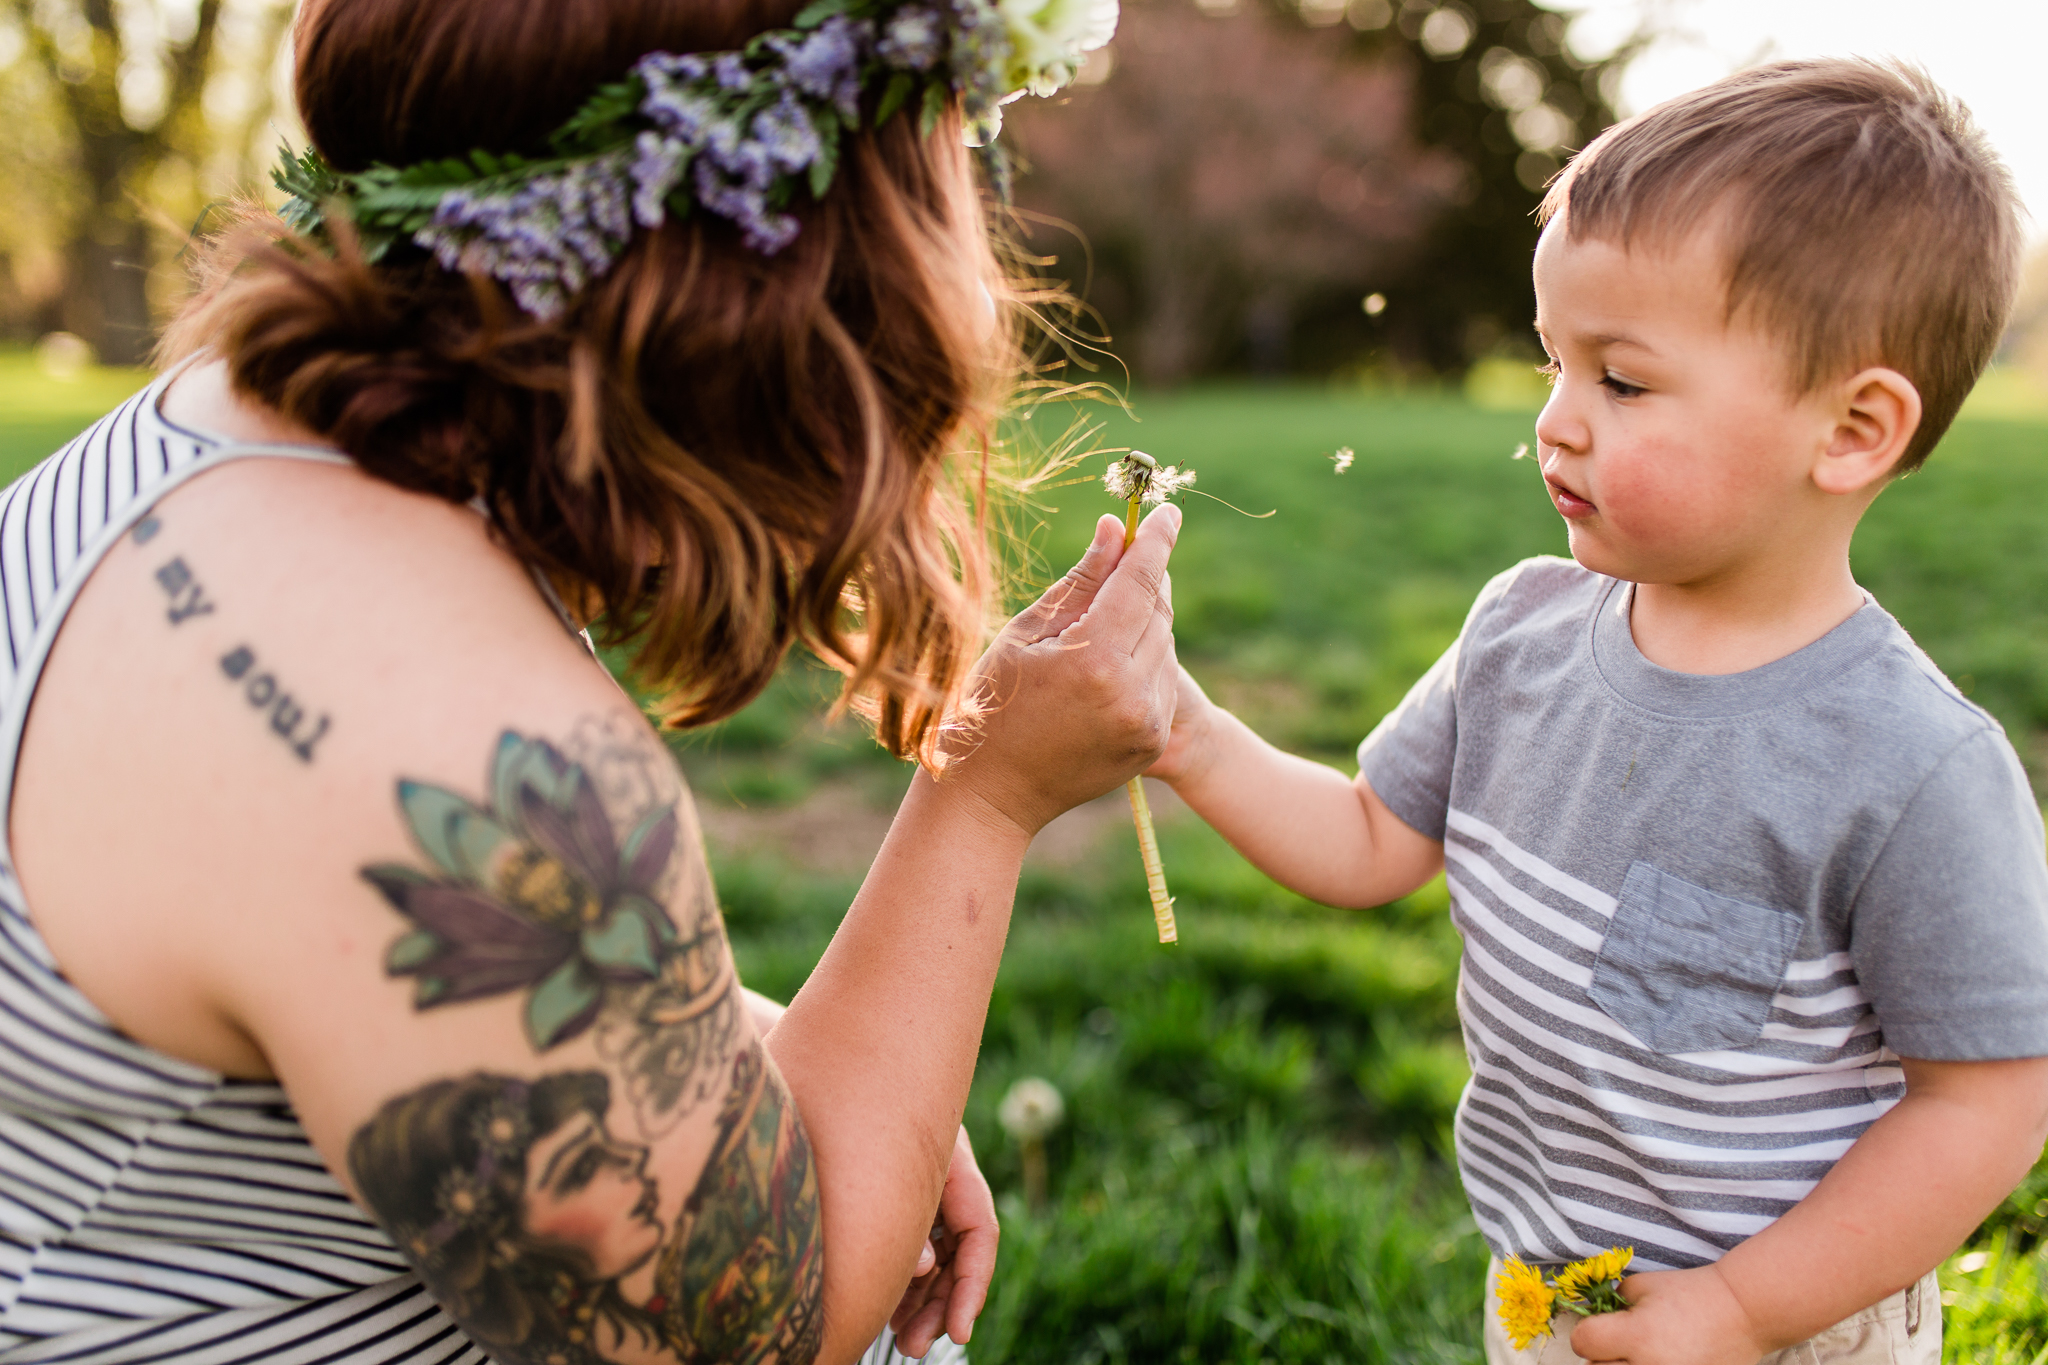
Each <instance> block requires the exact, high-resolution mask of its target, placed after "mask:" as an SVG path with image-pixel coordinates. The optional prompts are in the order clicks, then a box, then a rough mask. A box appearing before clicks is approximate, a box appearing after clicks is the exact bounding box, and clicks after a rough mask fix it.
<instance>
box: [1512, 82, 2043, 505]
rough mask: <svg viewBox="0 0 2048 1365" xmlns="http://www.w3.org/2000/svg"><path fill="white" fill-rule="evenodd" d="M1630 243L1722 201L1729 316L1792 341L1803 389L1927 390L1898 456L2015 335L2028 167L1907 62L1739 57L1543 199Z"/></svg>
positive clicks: (1907, 463) (1646, 116)
mask: <svg viewBox="0 0 2048 1365" xmlns="http://www.w3.org/2000/svg"><path fill="white" fill-rule="evenodd" d="M1567 208H1568V209H1569V210H1570V211H1569V213H1566V217H1565V231H1566V232H1567V233H1568V234H1570V237H1571V239H1572V240H1575V241H1576V240H1579V239H1581V238H1591V239H1594V240H1597V241H1612V242H1616V243H1618V244H1620V245H1622V246H1629V245H1631V244H1633V243H1634V242H1636V241H1639V240H1645V239H1652V240H1654V239H1656V238H1659V237H1666V238H1668V237H1670V236H1673V235H1677V234H1681V233H1684V232H1688V231H1691V230H1693V229H1695V228H1697V227H1700V226H1702V225H1703V224H1705V223H1707V222H1708V221H1709V220H1712V219H1714V218H1716V217H1718V216H1719V215H1721V214H1723V213H1725V214H1726V217H1725V219H1722V220H1721V221H1722V225H1723V226H1724V227H1725V231H1726V233H1727V237H1728V248H1727V250H1728V313H1729V316H1730V317H1731V318H1733V317H1734V316H1735V315H1736V314H1737V313H1738V312H1741V311H1743V310H1745V309H1748V310H1750V311H1751V315H1752V320H1753V321H1754V322H1755V323H1756V324H1757V325H1758V326H1759V327H1761V328H1763V329H1764V330H1765V331H1767V332H1769V333H1771V334H1773V335H1775V336H1779V337H1782V338H1783V339H1784V340H1785V341H1786V342H1787V344H1788V345H1789V348H1790V353H1791V360H1792V370H1791V377H1792V380H1793V384H1794V386H1795V391H1796V392H1800V393H1807V392H1811V391H1812V390H1813V389H1814V388H1815V387H1816V386H1818V385H1820V384H1821V383H1823V382H1825V381H1827V380H1829V379H1831V378H1837V377H1846V376H1847V375H1849V374H1852V373H1854V372H1855V371H1856V370H1858V369H1860V368H1862V367H1864V366H1866V365H1885V366H1889V367H1890V368H1892V369H1895V370H1897V371H1899V372H1900V373H1901V374H1903V375H1905V376H1906V378H1908V379H1910V380H1911V381H1912V382H1913V384H1914V385H1915V386H1916V387H1917V388H1918V389H1919V390H1920V400H1921V404H1922V415H1921V418H1920V426H1919V429H1918V430H1917V431H1916V432H1915V433H1914V435H1913V440H1912V443H1911V444H1910V445H1908V446H1907V448H1906V452H1905V454H1904V455H1903V456H1901V457H1900V460H1899V465H1898V470H1897V472H1898V473H1901V474H1904V473H1910V472H1911V471H1912V470H1914V469H1917V468H1918V467H1919V466H1920V464H1921V462H1922V461H1924V460H1925V459H1926V458H1927V452H1928V451H1930V450H1932V449H1933V448H1934V443H1935V442H1936V441H1938V440H1940V439H1941V435H1942V433H1943V432H1945V431H1946V430H1948V425H1949V423H1950V422H1951V421H1953V420H1954V418H1955V415H1956V410H1957V409H1958V408H1960V407H1961V406H1962V403H1963V398H1964V396H1965V395H1967V394H1968V393H1969V391H1970V387H1971V385H1973V384H1975V383H1976V382H1977V376H1978V375H1979V374H1980V373H1982V372H1983V369H1984V367H1985V365H1987V364H1988V363H1989V362H1990V360H1991V355H1992V352H1993V351H1994V350H1995V349H1996V348H1997V346H1998V342H1999V338H2000V337H2001V336H2002V335H2003V334H2004V332H2005V326H2006V321H2007V318H2008V315H2009V314H2010V312H2011V309H2012V300H2013V295H2014V293H2015V292H2016V290H2017V288H2018V283H2019V269H2020V251H2021V242H2022V232H2021V227H2020V217H2019V200H2018V196H2017V195H2016V194H2015V193H2014V192H2013V186H2012V177H2011V175H2010V174H2009V173H2008V172H2007V171H2006V169H2005V167H2004V165H2003V164H2002V163H2001V162H2000V161H1999V160H1998V157H1997V155H1996V154H1995V153H1994V152H1993V151H1992V150H1991V148H1990V145H1989V144H1988V143H1987V142H1986V140H1985V138H1984V135H1983V134H1982V133H1981V132H1979V131H1978V129H1977V128H1976V126H1975V124H1973V123H1972V122H1971V120H1970V116H1969V113H1968V111H1967V110H1965V109H1964V108H1963V106H1962V105H1961V104H1959V103H1958V102H1957V101H1956V100H1954V99H1953V98H1951V97H1950V96H1949V95H1948V94H1947V92H1945V91H1943V90H1942V89H1941V88H1940V87H1939V86H1937V85H1936V84H1935V83H1934V82H1933V81H1932V80H1931V79H1929V77H1928V76H1927V74H1926V73H1925V72H1923V71H1921V70H1919V69H1917V68H1915V67H1911V66H1907V65H1904V64H1902V63H1890V62H1875V61H1866V60H1862V59H1859V58H1831V59H1826V60H1818V61H1791V62H1776V63H1773V64H1771V65H1768V66H1760V67H1756V68H1753V69H1751V70H1748V71H1742V72H1738V73H1736V74H1735V75H1733V76H1729V77H1728V78H1726V79H1725V80H1720V81H1716V82H1715V83H1714V84H1712V85H1709V86H1706V87H1704V88H1702V89H1699V90H1695V91H1693V92H1692V93H1691V94H1687V95H1681V96H1679V97H1678V98H1677V99H1674V100H1669V101H1667V102H1665V103H1663V104H1660V105H1658V106H1657V107H1656V108H1654V109H1651V110H1648V111H1647V112H1645V113H1642V114H1639V115H1637V116H1636V117H1635V118H1632V119H1629V120H1627V121H1626V122H1623V123H1619V124H1616V125H1615V126H1614V127H1612V128H1609V129H1608V130H1607V131H1606V132H1604V133H1602V134H1601V135H1600V136H1599V137H1598V138H1596V139H1594V141H1593V142H1592V144H1591V145H1589V146H1588V147H1587V148H1586V149H1585V151H1583V152H1581V153H1580V154H1579V155H1578V157H1577V158H1575V159H1574V160H1573V161H1572V163H1571V165H1569V166H1568V167H1566V168H1565V170H1564V171H1563V172H1562V173H1561V174H1560V175H1559V176H1558V177H1557V179H1556V180H1555V181H1554V182H1553V183H1552V184H1551V187H1550V192H1549V193H1548V194H1547V195H1546V196H1545V197H1544V200H1543V205H1542V207H1541V208H1540V209H1539V210H1538V211H1537V215H1538V221H1539V222H1544V223H1547V222H1549V221H1550V219H1551V218H1552V217H1554V216H1555V215H1557V214H1558V213H1561V212H1564V211H1565V210H1566V209H1567Z"/></svg>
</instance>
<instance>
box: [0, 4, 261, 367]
mask: <svg viewBox="0 0 2048 1365" xmlns="http://www.w3.org/2000/svg"><path fill="white" fill-rule="evenodd" d="M5 5H6V9H5V10H4V11H0V13H4V14H5V15H6V16H7V17H8V18H9V19H11V21H12V22H11V24H9V25H8V30H9V31H8V33H6V34H4V35H0V38H6V39H8V40H9V42H7V43H0V46H8V45H11V46H12V47H14V48H15V49H16V52H15V54H14V55H15V60H13V61H0V109H5V110H6V112H8V113H9V114H14V113H17V112H18V113H20V114H21V115H23V116H24V117H25V119H26V123H25V124H24V126H26V127H28V128H30V129H32V130H33V133H32V135H31V136H28V137H23V136H22V134H21V133H20V132H19V131H18V130H17V131H14V132H10V133H8V134H0V158H4V159H5V160H6V161H8V162H13V163H14V165H13V166H11V167H10V169H15V168H17V167H20V168H25V169H26V170H28V171H29V172H31V173H32V174H33V175H34V177H35V178H36V180H37V181H39V182H40V183H39V184H38V185H37V189H38V191H39V192H40V194H41V196H43V197H44V199H45V204H44V205H42V206H39V208H40V211H39V212H37V213H34V214H23V213H22V212H20V211H18V210H17V211H16V212H14V213H12V214H11V215H6V217H7V218H9V219H11V221H0V253H8V252H9V249H10V247H11V248H12V252H11V253H10V254H21V253H22V252H23V249H24V247H26V246H30V245H32V244H33V242H34V240H35V238H36V237H37V236H39V235H47V236H54V237H55V239H56V240H55V241H54V242H52V243H48V244H49V245H52V246H54V247H55V248H56V251H57V255H58V259H59V261H60V262H61V270H62V286H61V291H60V292H59V293H58V295H57V296H56V298H55V299H54V300H52V301H51V302H52V303H53V304H54V306H53V307H50V308H48V309H46V310H45V311H46V312H50V313H54V316H50V317H44V318H40V319H38V320H37V321H38V322H39V323H41V324H45V325H47V324H50V323H55V324H58V325H61V326H63V327H65V328H66V329H68V330H70V331H73V332H77V333H79V334H80V335H81V336H84V337H85V338H86V339H87V340H88V341H90V342H92V343H93V345H94V346H95V347H96V348H97V349H98V350H99V352H100V355H101V356H102V357H103V358H104V359H106V360H108V361H110V362H113V363H117V364H133V363H136V362H138V361H140V360H142V359H144V358H145V357H146V356H147V355H148V352H149V348H150V346H151V344H152V343H153V341H154V339H155V326H154V320H153V318H152V316H151V307H150V293H151V290H150V274H151V270H152V267H153V266H154V265H155V261H156V251H155V242H154V240H153V238H154V236H155V234H156V231H157V228H158V226H159V225H160V224H161V223H162V222H163V221H164V220H165V219H166V218H167V217H168V218H172V219H182V220H184V221H190V218H191V215H192V213H193V212H194V211H196V207H197V204H198V203H199V202H202V201H203V199H204V196H203V194H201V193H200V191H199V185H198V180H199V176H198V171H199V169H200V168H201V167H203V166H205V165H207V164H208V162H209V160H210V159H213V158H214V157H215V156H216V154H217V153H218V152H219V151H220V149H221V147H222V146H223V144H224V143H226V144H227V145H229V146H232V145H233V143H234V141H235V138H236V137H237V136H239V137H240V138H241V139H242V140H243V141H244V142H246V140H247V137H248V135H249V131H250V129H249V125H250V123H251V122H252V121H256V120H261V119H262V118H264V117H266V116H267V114H268V112H269V108H270V104H269V100H268V96H267V90H268V85H269V82H268V81H267V80H266V79H264V78H263V76H262V74H261V73H264V72H266V71H267V70H268V66H269V63H270V61H271V59H272V58H273V57H274V55H275V52H276V49H277V47H278V43H279V41H280V39H281V37H282V32H283V23H284V21H285V18H286V17H287V15H288V14H289V6H288V3H286V0H118V3H117V0H5ZM224 35H227V36H231V37H233V38H234V39H235V41H234V42H232V43H229V44H226V45H224V44H223V43H222V41H221V39H222V38H223V36H224ZM224 46H225V47H226V48H230V49H232V51H230V52H226V53H225V54H224V50H223V49H224ZM224 55H225V56H228V57H231V58H233V59H234V60H233V61H232V62H226V61H223V60H222V59H223V56H224ZM23 58H25V60H23ZM230 66H240V67H247V68H250V70H229V69H228V68H229V67H230ZM252 73H253V74H252ZM10 139H11V140H12V142H13V144H14V145H9V144H10ZM240 150H241V149H240V148H235V151H236V152H237V153H239V152H240ZM10 153H12V155H10ZM16 158H19V160H18V161H17V160H16ZM234 159H235V160H236V162H237V163H238V165H237V169H240V164H239V163H240V162H241V161H242V158H241V156H240V155H239V154H238V155H236V156H235V158H234ZM174 166H175V167H177V168H178V169H182V170H183V171H185V172H186V174H185V175H184V176H183V177H181V180H182V183H181V184H178V185H176V186H166V185H165V184H164V183H163V182H164V175H165V173H166V172H167V171H168V170H170V169H172V168H173V167H174ZM53 210H54V211H53ZM52 218H55V219H56V221H55V222H54V223H52V222H51V221H50V220H51V219H52ZM6 228H11V229H12V231H11V232H8V231H5V230H4V229H6ZM10 236H11V237H13V238H14V239H15V240H14V241H12V242H9V241H8V240H7V238H8V237H10ZM6 263H7V262H4V261H0V264H6ZM6 274H7V277H8V279H7V283H8V284H11V285H12V286H13V287H14V288H15V289H16V290H19V289H20V288H21V281H20V279H19V277H18V275H16V273H15V272H14V271H11V270H10V271H7V272H6ZM0 293H4V289H0ZM4 303H5V299H4V298H0V305H4Z"/></svg>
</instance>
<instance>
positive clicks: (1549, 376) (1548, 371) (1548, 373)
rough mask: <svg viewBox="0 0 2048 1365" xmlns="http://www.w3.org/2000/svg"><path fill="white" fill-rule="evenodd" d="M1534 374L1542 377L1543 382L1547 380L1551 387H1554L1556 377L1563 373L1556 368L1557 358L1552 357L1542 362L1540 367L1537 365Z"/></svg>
mask: <svg viewBox="0 0 2048 1365" xmlns="http://www.w3.org/2000/svg"><path fill="white" fill-rule="evenodd" d="M1536 373H1538V374H1540V375H1542V376H1543V378H1544V379H1545V380H1547V381H1548V382H1549V383H1550V384H1551V385H1552V386H1553V387H1555V386H1556V384H1557V377H1558V375H1559V374H1561V373H1563V371H1562V370H1560V369H1559V368H1558V364H1557V357H1555V356H1552V357H1551V358H1550V359H1549V360H1546V361H1544V362H1543V363H1542V364H1541V365H1538V366H1537V367H1536Z"/></svg>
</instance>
